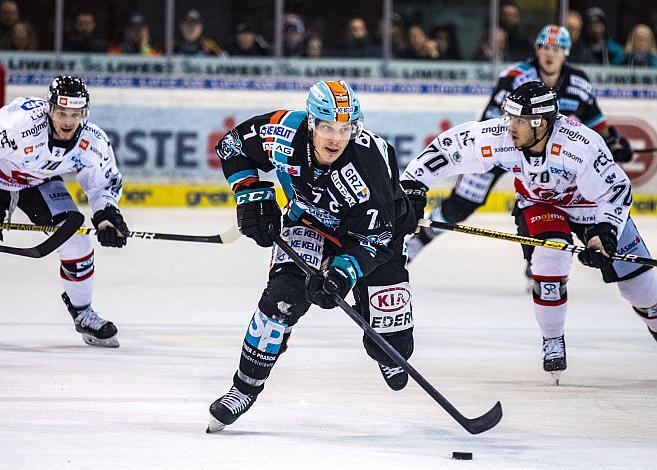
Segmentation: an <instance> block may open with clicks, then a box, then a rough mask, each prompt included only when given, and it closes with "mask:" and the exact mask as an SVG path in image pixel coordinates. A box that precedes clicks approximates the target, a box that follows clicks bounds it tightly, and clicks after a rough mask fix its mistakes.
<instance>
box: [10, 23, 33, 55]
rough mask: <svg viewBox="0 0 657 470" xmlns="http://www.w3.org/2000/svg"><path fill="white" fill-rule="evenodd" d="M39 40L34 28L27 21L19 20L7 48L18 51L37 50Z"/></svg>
mask: <svg viewBox="0 0 657 470" xmlns="http://www.w3.org/2000/svg"><path fill="white" fill-rule="evenodd" d="M38 45H39V40H38V39H37V35H36V33H35V32H34V28H33V27H32V25H31V24H30V23H28V22H27V21H19V22H17V23H16V24H15V25H14V27H13V28H12V30H11V36H10V38H9V44H8V47H7V49H12V50H16V51H35V50H36V49H37V46H38Z"/></svg>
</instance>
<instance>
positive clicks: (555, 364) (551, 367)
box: [543, 335, 567, 385]
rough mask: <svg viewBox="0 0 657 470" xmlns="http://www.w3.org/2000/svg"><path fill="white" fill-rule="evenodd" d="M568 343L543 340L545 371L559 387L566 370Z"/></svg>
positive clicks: (553, 339) (562, 339)
mask: <svg viewBox="0 0 657 470" xmlns="http://www.w3.org/2000/svg"><path fill="white" fill-rule="evenodd" d="M566 366H567V364H566V341H565V340H564V337H563V335H562V336H559V337H558V338H543V370H544V371H546V372H549V373H550V374H551V375H552V378H553V379H554V384H555V385H559V379H560V378H561V373H562V372H563V371H564V370H566Z"/></svg>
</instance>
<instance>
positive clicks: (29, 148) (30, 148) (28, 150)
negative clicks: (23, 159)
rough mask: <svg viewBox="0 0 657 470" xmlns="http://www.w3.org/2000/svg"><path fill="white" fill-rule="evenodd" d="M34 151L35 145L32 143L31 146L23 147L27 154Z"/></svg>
mask: <svg viewBox="0 0 657 470" xmlns="http://www.w3.org/2000/svg"><path fill="white" fill-rule="evenodd" d="M32 152H34V145H30V146H29V147H25V148H24V149H23V153H24V154H25V155H28V154H30V153H32Z"/></svg>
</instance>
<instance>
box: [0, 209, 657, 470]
mask: <svg viewBox="0 0 657 470" xmlns="http://www.w3.org/2000/svg"><path fill="white" fill-rule="evenodd" d="M124 213H125V214H126V220H127V221H128V223H129V225H130V227H131V229H132V230H150V231H160V232H173V233H192V234H194V233H197V234H211V233H216V232H219V231H220V230H222V229H224V228H226V227H227V226H229V225H230V224H231V223H232V215H233V212H232V211H230V210H226V211H219V210H177V209H166V210H165V209H162V210H159V209H140V210H130V209H126V210H125V211H124ZM467 223H468V224H469V225H475V226H483V227H487V228H492V229H495V230H504V231H513V230H514V226H513V225H512V219H511V217H510V216H509V215H477V216H475V217H473V218H471V219H469V220H468V222H467ZM637 225H638V227H639V229H640V231H641V232H642V234H643V235H644V237H645V238H646V241H647V243H648V245H649V247H650V248H651V250H652V253H653V255H654V254H656V253H657V218H641V217H639V218H637ZM41 238H42V236H41V235H39V234H27V233H16V232H13V233H10V234H6V235H5V243H7V244H12V245H19V244H22V245H23V246H26V245H30V244H31V243H33V242H38V241H39V240H41ZM0 256H1V257H2V272H1V273H0V285H1V286H2V298H1V299H0V305H1V307H0V309H1V313H0V468H2V469H12V470H13V469H73V468H75V469H77V468H103V469H113V470H114V469H120V468H127V469H151V468H153V469H165V468H166V469H200V468H205V469H219V468H221V469H247V468H261V469H291V468H303V469H328V468H330V469H358V470H366V469H377V470H378V469H395V470H400V469H474V468H478V469H544V468H545V469H547V468H560V469H573V468H575V469H592V468H595V469H612V468H613V469H640V468H642V469H654V468H655V465H656V464H655V462H657V440H656V436H657V361H656V360H655V358H656V357H657V342H655V340H654V339H653V338H652V337H651V336H649V334H648V332H647V330H646V327H645V326H644V324H643V323H642V322H641V321H640V320H639V319H638V317H637V316H636V314H634V313H633V312H632V310H631V309H630V307H629V306H628V305H627V304H626V303H625V302H624V301H623V300H622V299H621V297H620V295H619V294H618V292H617V290H616V288H615V286H610V285H605V284H603V283H602V281H601V279H600V275H599V273H598V272H597V271H594V270H591V269H586V268H584V267H582V266H581V265H580V264H579V263H578V262H577V261H576V262H575V263H574V268H573V271H572V276H571V281H570V283H569V286H568V287H569V300H570V313H569V316H568V320H567V330H566V341H567V346H568V370H567V371H566V373H565V374H564V375H563V376H562V385H561V386H559V387H554V386H552V385H550V381H549V376H548V375H547V374H546V373H545V372H543V371H542V367H541V354H540V346H541V339H540V338H541V336H540V333H539V330H538V326H537V325H536V323H535V321H534V317H533V313H532V302H531V298H530V296H529V295H528V294H527V293H525V290H524V288H525V280H524V277H523V275H522V270H523V268H524V266H523V262H522V259H521V254H520V247H519V245H516V244H514V243H509V242H504V241H497V240H491V239H485V238H479V237H473V236H470V235H465V234H456V233H448V234H445V235H444V236H443V237H442V239H441V240H440V241H438V242H436V243H434V244H433V245H432V246H431V247H430V248H429V249H428V250H427V252H426V253H425V254H424V255H423V256H422V257H420V258H419V259H418V260H417V261H416V263H415V264H414V265H412V266H411V276H412V278H411V281H412V284H413V287H414V305H415V308H414V311H415V325H416V326H415V339H416V347H415V353H414V355H413V357H412V358H411V360H410V362H411V364H413V365H414V366H415V367H416V368H417V369H418V370H419V371H420V373H422V374H423V375H424V377H425V378H426V379H427V380H429V382H431V383H432V384H433V385H434V386H435V387H436V388H437V389H438V390H439V391H440V392H441V393H442V394H443V395H444V396H445V397H446V398H447V399H449V400H450V401H451V402H452V403H453V404H454V405H455V406H456V407H457V408H458V409H460V410H461V411H462V412H463V413H464V414H465V415H466V416H470V417H473V416H476V415H480V414H482V413H484V412H485V411H487V410H488V409H489V408H490V407H491V406H492V405H493V404H494V403H495V402H496V401H497V400H500V401H501V402H502V406H503V409H504V417H503V418H502V421H501V423H500V424H499V425H498V426H497V427H496V428H494V429H493V430H491V431H488V432H486V433H484V434H481V435H477V436H471V435H469V434H468V433H467V432H466V431H465V430H463V429H462V428H461V427H460V426H459V425H458V424H457V423H456V422H455V421H454V420H453V419H452V418H451V417H450V416H449V415H447V414H446V413H445V412H444V411H443V410H442V408H441V407H440V406H438V405H437V404H436V403H435V402H434V401H433V400H432V399H431V398H430V397H429V396H428V395H427V394H426V393H425V392H424V391H423V390H422V389H421V388H420V387H419V386H417V385H416V384H415V383H413V382H411V383H409V386H408V387H407V388H406V389H405V390H403V391H401V392H392V391H391V390H389V389H388V388H387V386H386V385H385V383H384V381H383V379H382V377H381V376H380V374H379V371H378V369H377V367H376V365H375V363H374V362H373V361H371V360H370V359H369V358H368V357H367V355H366V354H365V352H364V350H363V348H362V346H361V330H360V329H359V328H358V327H357V325H356V324H355V323H353V321H352V320H351V319H350V318H349V317H347V315H346V314H344V313H343V312H342V311H340V310H333V311H322V310H319V309H317V308H311V310H310V311H309V312H308V314H307V315H306V316H305V317H304V318H302V320H301V321H300V323H299V324H298V325H297V327H296V328H295V330H294V333H293V336H292V340H291V343H290V348H289V350H288V352H287V353H285V354H284V355H283V356H282V357H281V359H280V360H279V362H278V364H277V365H276V367H275V369H274V371H273V373H272V376H271V377H270V379H269V381H268V382H267V386H266V388H265V391H264V392H263V394H261V396H260V397H259V398H258V401H257V402H256V404H255V405H254V407H253V408H252V409H251V410H250V411H249V412H248V413H246V414H245V415H244V416H243V417H242V418H240V419H239V420H238V421H237V422H236V423H235V424H234V425H233V426H230V427H228V428H226V430H225V431H223V432H222V433H219V434H216V435H207V434H205V427H206V424H207V421H208V416H209V415H208V406H209V405H210V403H212V401H214V400H215V399H216V398H218V397H219V396H220V395H222V394H223V393H224V392H226V391H227V390H228V388H229V386H230V384H231V379H232V376H233V373H234V371H235V369H236V367H237V363H238V359H239V354H240V347H241V343H242V339H243V337H244V332H245V330H246V326H247V323H248V321H249V319H250V318H251V315H252V313H253V310H254V308H255V306H256V303H257V301H258V299H259V296H260V293H261V291H262V288H263V287H264V285H265V279H266V273H267V265H268V257H269V252H268V250H267V249H262V248H258V247H256V246H255V244H254V243H252V242H250V241H248V240H245V239H242V240H240V241H238V242H236V243H234V244H231V245H225V246H217V245H207V244H201V243H181V242H164V241H145V240H130V242H129V245H128V246H127V248H125V249H123V250H113V249H109V248H102V247H97V248H96V290H95V292H96V294H95V301H94V306H95V308H96V309H97V310H98V311H99V312H100V313H101V314H102V315H103V316H104V317H105V318H108V319H111V320H112V321H114V322H115V323H116V324H117V326H118V328H119V339H120V342H121V347H120V348H119V349H97V348H92V347H89V346H86V345H85V344H84V343H83V342H82V340H81V338H80V335H79V334H77V333H76V332H75V331H74V329H73V324H72V321H71V318H70V316H69V314H68V313H67V311H66V309H65V308H64V305H63V303H62V302H61V300H60V297H59V295H60V292H61V288H60V284H59V277H58V276H59V274H58V270H59V266H58V260H57V257H56V255H50V256H49V257H47V258H46V259H42V260H31V259H27V258H19V257H16V256H11V255H0ZM453 451H461V452H472V453H473V454H474V459H473V460H472V461H470V462H468V461H456V460H451V453H452V452H453Z"/></svg>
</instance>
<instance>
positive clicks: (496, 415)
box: [269, 227, 502, 434]
mask: <svg viewBox="0 0 657 470" xmlns="http://www.w3.org/2000/svg"><path fill="white" fill-rule="evenodd" d="M269 233H270V234H271V237H272V239H273V240H274V242H275V243H276V244H277V245H278V246H279V247H280V249H281V250H283V251H284V252H285V254H287V255H288V256H289V257H290V258H291V259H292V261H294V264H296V265H297V266H298V267H299V268H300V269H301V270H302V271H303V272H304V273H305V274H306V275H314V274H316V271H315V269H313V268H312V267H310V266H308V264H307V263H306V262H305V261H304V260H303V259H301V257H300V256H299V255H298V254H297V252H296V251H294V250H293V249H292V248H291V247H290V245H288V244H287V242H286V241H285V240H283V239H282V238H281V236H280V234H279V233H278V232H277V231H275V230H272V229H271V227H270V230H269ZM333 299H334V300H335V302H336V303H337V304H338V306H339V307H340V308H341V309H342V310H344V312H345V313H346V314H347V315H349V316H350V317H351V319H352V320H353V321H355V322H356V323H357V324H358V326H360V327H361V328H362V329H363V331H364V332H365V334H366V335H367V336H369V337H370V339H371V340H372V341H374V342H375V343H376V344H377V346H379V347H380V348H381V349H382V350H383V351H384V352H385V353H386V354H387V355H388V356H389V357H390V359H392V360H393V361H395V363H396V364H397V365H398V366H399V367H401V368H402V369H404V371H405V372H407V373H408V375H410V376H411V377H413V380H415V381H416V382H417V383H418V385H419V386H420V387H422V389H423V390H424V391H425V392H427V393H428V394H429V395H430V396H431V398H433V399H434V400H435V401H436V402H437V403H438V404H439V405H440V406H442V407H443V409H444V410H445V411H447V413H448V414H449V415H450V416H451V417H452V418H454V419H455V420H456V421H457V422H458V423H459V424H460V425H461V426H463V428H464V429H465V430H466V431H468V432H469V433H470V434H479V433H482V432H484V431H488V430H489V429H491V428H492V427H494V426H495V425H496V424H497V423H499V422H500V420H501V419H502V405H501V404H500V402H499V401H498V402H497V403H496V404H495V406H493V408H491V409H490V410H489V411H488V412H487V413H485V414H483V415H482V416H479V417H478V418H466V417H465V416H463V414H461V412H460V411H459V410H457V409H456V408H454V406H453V405H452V404H451V403H450V402H449V401H448V400H447V399H446V398H445V397H443V396H442V395H441V394H440V392H438V390H436V389H435V388H434V387H433V386H432V385H431V384H430V383H429V382H427V380H426V379H425V378H424V377H422V375H421V374H420V373H419V372H418V371H417V370H415V368H414V367H413V366H411V365H410V364H409V363H408V361H406V359H404V357H403V356H402V355H401V354H399V352H397V350H396V349H394V348H393V347H392V346H390V344H389V343H388V342H387V341H386V340H385V339H383V337H382V336H381V335H380V334H379V333H377V332H376V331H375V330H374V329H373V328H372V327H371V326H370V325H369V323H368V322H367V321H365V320H364V319H363V317H361V316H360V315H359V314H358V312H357V311H356V310H354V309H353V308H352V307H351V306H350V305H349V304H347V302H345V300H344V299H343V298H342V297H340V296H339V295H337V294H334V295H333Z"/></svg>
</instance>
